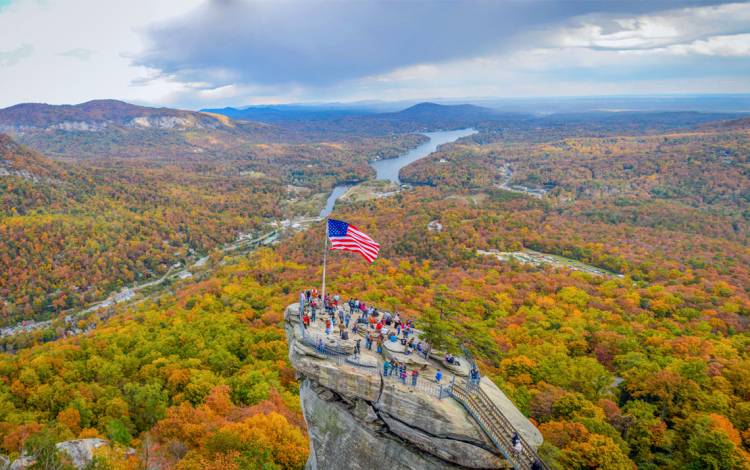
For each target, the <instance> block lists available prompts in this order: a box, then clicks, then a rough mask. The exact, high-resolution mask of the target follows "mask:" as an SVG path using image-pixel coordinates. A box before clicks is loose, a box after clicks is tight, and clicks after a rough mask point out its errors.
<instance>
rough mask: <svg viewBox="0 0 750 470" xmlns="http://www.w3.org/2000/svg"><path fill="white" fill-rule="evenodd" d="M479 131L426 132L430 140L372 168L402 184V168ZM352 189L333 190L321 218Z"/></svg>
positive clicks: (378, 174)
mask: <svg viewBox="0 0 750 470" xmlns="http://www.w3.org/2000/svg"><path fill="white" fill-rule="evenodd" d="M476 133H477V131H476V130H474V129H459V130H456V131H437V132H425V133H424V135H425V136H427V137H428V138H429V139H430V140H429V141H427V142H425V143H424V144H422V145H420V146H419V147H416V148H414V149H412V150H409V151H408V152H406V153H405V154H403V155H401V156H399V157H396V158H384V159H382V160H375V161H371V162H370V166H371V167H373V168H374V169H375V172H376V173H377V179H379V180H389V181H392V182H394V183H396V184H397V185H400V184H401V180H400V179H399V177H398V173H399V171H401V168H403V167H405V166H406V165H408V164H410V163H413V162H416V161H417V160H420V159H422V158H424V157H426V156H427V155H429V154H431V153H432V152H434V151H435V150H437V148H438V147H439V146H441V145H443V144H447V143H449V142H455V141H457V140H458V139H460V138H461V137H466V136H469V135H472V134H476ZM349 188H351V185H343V184H342V185H339V186H336V187H334V188H333V191H331V194H330V195H329V196H328V200H326V206H325V207H324V208H323V210H321V211H320V218H321V219H325V218H326V217H328V215H329V214H330V213H331V212H332V211H333V207H334V206H335V205H336V200H338V198H340V197H341V196H342V195H343V194H344V193H345V192H346V190H347V189H349Z"/></svg>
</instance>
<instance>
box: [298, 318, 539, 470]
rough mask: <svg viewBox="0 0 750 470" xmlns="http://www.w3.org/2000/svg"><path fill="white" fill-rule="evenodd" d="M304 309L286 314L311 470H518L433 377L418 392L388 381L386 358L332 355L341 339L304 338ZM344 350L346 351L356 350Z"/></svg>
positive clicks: (533, 440)
mask: <svg viewBox="0 0 750 470" xmlns="http://www.w3.org/2000/svg"><path fill="white" fill-rule="evenodd" d="M298 308H299V307H298V305H297V304H294V305H291V306H289V307H288V308H287V310H286V314H285V319H286V334H287V339H288V343H289V359H290V361H291V363H292V365H293V366H294V368H295V370H296V371H297V373H298V374H299V376H300V379H301V382H302V384H301V387H300V399H301V402H302V409H303V413H304V417H305V421H306V422H307V426H308V432H309V435H310V458H309V460H308V463H307V468H308V469H309V470H328V469H340V468H347V469H355V470H356V469H367V470H371V469H372V468H381V467H383V465H384V463H386V462H387V463H388V466H390V467H392V468H409V469H463V468H473V469H490V468H510V467H512V465H511V464H510V462H509V461H508V460H506V459H505V458H504V457H503V455H502V453H501V452H500V451H499V450H498V449H497V448H496V447H495V446H494V445H493V443H492V442H491V441H490V439H489V438H488V437H487V436H486V435H485V433H484V432H483V431H482V429H481V428H480V427H479V426H478V425H477V424H476V422H475V421H474V419H473V418H472V417H471V416H470V415H469V414H468V413H467V412H466V411H465V410H464V408H463V407H462V406H461V405H460V404H459V403H457V402H456V401H455V400H453V399H452V398H451V397H449V396H447V395H443V394H442V393H441V392H442V391H443V386H441V385H439V384H436V383H434V381H432V380H430V379H429V378H427V376H428V370H427V369H424V374H423V375H422V376H420V379H419V380H420V382H419V386H412V385H411V379H409V380H408V381H407V383H406V384H404V383H401V382H400V381H398V380H397V379H394V378H393V377H385V376H383V374H382V358H380V356H379V355H377V354H375V353H374V351H368V350H366V349H365V348H364V347H363V351H362V354H361V355H360V357H359V358H358V360H354V361H353V360H352V356H348V357H346V356H345V355H340V356H336V355H331V354H329V353H327V351H329V350H330V349H329V347H330V348H331V349H333V348H335V345H334V344H333V343H337V341H335V340H333V339H331V338H333V336H334V335H331V336H325V335H324V334H323V335H320V336H316V334H318V333H319V329H318V330H316V325H313V326H312V327H311V328H309V329H308V330H307V331H306V332H304V329H303V327H302V324H301V322H300V320H299V315H298ZM320 341H324V342H325V343H324V344H323V345H320ZM350 342H351V340H350ZM341 343H342V344H343V347H344V349H346V346H347V344H348V343H349V342H346V341H344V342H341ZM316 345H318V346H317V347H316ZM484 381H486V382H488V383H484ZM447 385H448V384H445V386H447ZM485 387H492V388H493V389H494V390H492V395H493V396H498V395H500V396H502V398H504V399H505V400H506V403H502V404H501V405H502V406H505V407H507V406H510V407H511V408H512V409H513V412H511V413H510V414H511V415H512V416H511V417H509V418H512V421H513V422H514V425H515V426H516V428H517V429H518V430H519V433H520V434H522V436H523V437H524V439H525V440H526V442H529V443H530V444H531V445H533V446H534V447H536V446H538V445H539V444H541V435H540V434H539V431H538V430H537V429H536V428H535V427H534V426H533V425H532V424H531V423H530V422H529V421H528V420H526V418H524V417H523V415H522V414H521V413H520V412H519V411H518V410H517V409H515V407H513V405H512V404H510V401H509V400H507V398H505V397H504V395H503V394H502V392H501V391H500V390H499V389H497V387H495V385H494V384H492V383H491V382H489V381H488V380H486V379H483V383H482V388H485ZM441 396H442V398H440V397H441ZM509 404H510V405H509Z"/></svg>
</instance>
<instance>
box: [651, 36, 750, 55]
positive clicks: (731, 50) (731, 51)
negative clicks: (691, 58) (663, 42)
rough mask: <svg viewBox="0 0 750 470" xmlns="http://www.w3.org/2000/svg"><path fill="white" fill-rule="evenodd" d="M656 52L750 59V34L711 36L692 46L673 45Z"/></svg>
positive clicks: (693, 43) (697, 41) (691, 44)
mask: <svg viewBox="0 0 750 470" xmlns="http://www.w3.org/2000/svg"><path fill="white" fill-rule="evenodd" d="M656 52H666V53H670V54H677V55H689V54H700V55H709V56H722V57H750V34H734V35H726V36H711V37H709V38H707V39H700V40H696V41H693V42H691V43H690V44H673V45H671V46H669V47H665V48H663V49H657V50H656Z"/></svg>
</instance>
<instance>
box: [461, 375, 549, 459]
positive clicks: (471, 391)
mask: <svg viewBox="0 0 750 470" xmlns="http://www.w3.org/2000/svg"><path fill="white" fill-rule="evenodd" d="M450 394H451V396H452V397H453V398H454V399H455V400H456V401H458V402H459V403H460V404H461V405H462V406H463V407H464V408H465V409H466V411H468V412H469V414H470V415H471V416H472V417H473V418H474V420H475V421H476V422H477V424H479V427H481V428H482V430H483V431H484V433H485V434H486V435H487V437H489V438H490V440H491V441H492V443H493V444H494V445H495V447H497V449H498V450H499V451H500V452H501V453H502V454H503V456H504V457H505V459H506V460H508V461H509V462H511V463H512V465H513V468H515V469H517V470H531V469H545V470H549V467H548V466H547V465H546V464H545V463H544V462H543V461H542V459H540V458H539V456H538V455H537V453H536V451H535V450H534V449H533V448H532V447H531V446H530V445H529V444H528V443H527V442H526V441H525V440H524V439H523V437H521V436H520V435H518V439H519V440H520V443H521V447H522V448H521V451H520V452H519V451H516V450H514V447H513V435H514V434H516V429H515V427H514V426H513V424H511V423H510V421H508V419H507V418H506V417H505V416H504V415H503V414H502V412H501V411H500V410H499V409H498V408H497V406H495V404H494V403H493V402H492V400H491V399H490V397H488V396H487V394H485V393H484V391H482V389H481V388H480V387H478V386H472V385H471V383H470V382H467V383H466V384H461V383H459V382H455V383H453V384H452V386H451V387H450Z"/></svg>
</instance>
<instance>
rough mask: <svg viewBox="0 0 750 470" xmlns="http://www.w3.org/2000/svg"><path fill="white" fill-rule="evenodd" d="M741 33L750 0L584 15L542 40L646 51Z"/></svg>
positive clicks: (747, 23)
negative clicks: (631, 13)
mask: <svg viewBox="0 0 750 470" xmlns="http://www.w3.org/2000/svg"><path fill="white" fill-rule="evenodd" d="M745 32H750V3H731V4H725V5H718V6H710V7H694V8H682V9H675V10H668V11H664V12H661V13H659V14H650V15H639V16H633V17H622V16H619V15H606V16H604V15H587V16H584V17H581V18H579V19H578V21H577V24H576V25H575V26H568V27H565V28H561V29H560V30H558V32H557V33H554V34H550V35H549V36H548V37H547V40H546V42H547V44H548V45H549V46H550V47H581V48H590V49H605V50H649V49H661V48H667V47H669V46H675V45H689V44H692V43H698V42H699V41H700V40H702V39H705V38H706V37H711V36H725V35H726V36H732V35H737V34H738V33H745ZM698 51H699V49H696V50H695V52H696V53H700V52H698Z"/></svg>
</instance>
